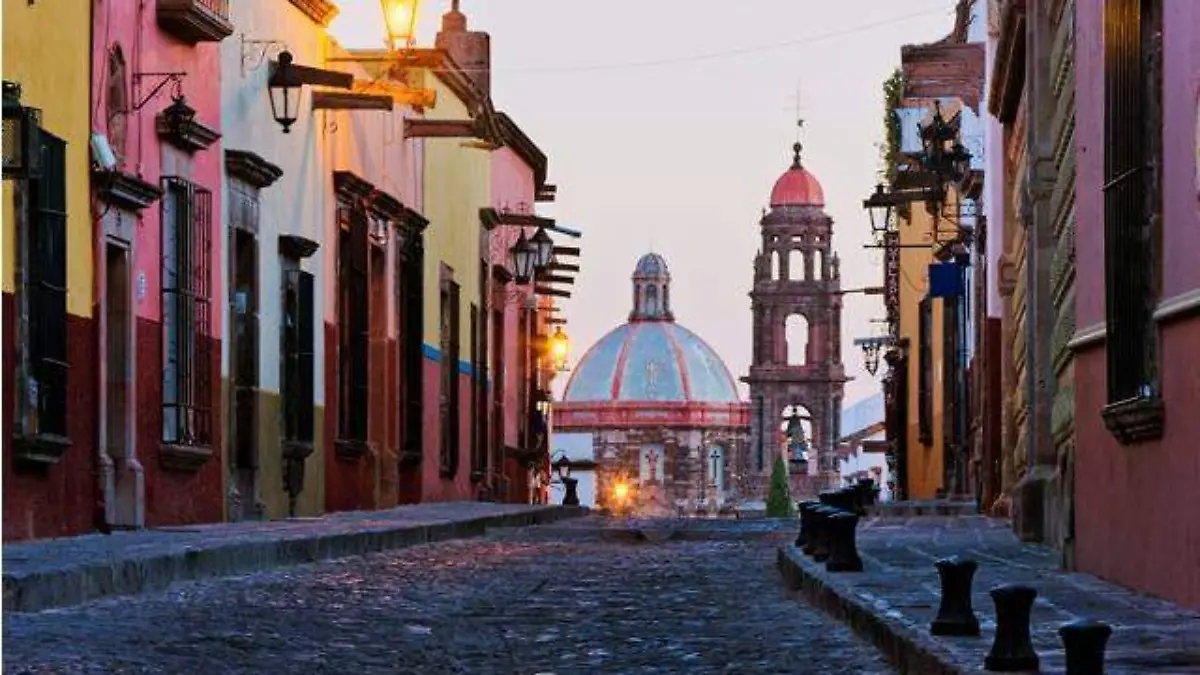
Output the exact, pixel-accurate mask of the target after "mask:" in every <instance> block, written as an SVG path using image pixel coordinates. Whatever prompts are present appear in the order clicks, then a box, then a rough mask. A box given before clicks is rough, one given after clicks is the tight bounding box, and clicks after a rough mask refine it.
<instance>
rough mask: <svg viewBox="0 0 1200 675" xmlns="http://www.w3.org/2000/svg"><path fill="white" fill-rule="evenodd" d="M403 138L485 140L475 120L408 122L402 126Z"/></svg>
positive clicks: (418, 120) (484, 135) (417, 120)
mask: <svg viewBox="0 0 1200 675" xmlns="http://www.w3.org/2000/svg"><path fill="white" fill-rule="evenodd" d="M404 137H405V138H478V139H486V138H487V135H486V134H484V133H483V130H482V129H481V128H480V125H479V123H478V122H476V121H475V120H420V119H412V120H408V121H407V122H405V124H404Z"/></svg>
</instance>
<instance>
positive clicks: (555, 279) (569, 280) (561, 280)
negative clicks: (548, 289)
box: [538, 274, 575, 284]
mask: <svg viewBox="0 0 1200 675" xmlns="http://www.w3.org/2000/svg"><path fill="white" fill-rule="evenodd" d="M538 281H542V282H545V283H547V284H573V283H575V277H559V276H555V275H553V274H549V275H546V276H540V277H538Z"/></svg>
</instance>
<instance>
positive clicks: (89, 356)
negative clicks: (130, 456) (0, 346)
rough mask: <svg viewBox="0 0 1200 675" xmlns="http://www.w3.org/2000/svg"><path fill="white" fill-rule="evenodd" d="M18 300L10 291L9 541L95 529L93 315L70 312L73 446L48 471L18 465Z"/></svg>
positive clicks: (6, 373)
mask: <svg viewBox="0 0 1200 675" xmlns="http://www.w3.org/2000/svg"><path fill="white" fill-rule="evenodd" d="M14 310H15V298H14V296H13V295H12V294H10V293H4V294H3V299H2V300H0V312H2V313H3V320H4V328H3V334H2V339H3V341H4V358H3V361H4V363H3V368H2V371H3V377H4V384H3V388H2V391H3V397H4V398H3V413H2V414H0V416H2V418H3V420H2V428H0V433H2V434H3V438H4V442H3V447H4V448H5V452H4V541H16V540H21V539H41V538H45V537H61V536H67V535H74V534H82V533H85V532H88V531H90V530H91V529H92V527H93V522H94V518H95V515H96V510H97V507H98V506H100V508H102V506H101V505H100V504H99V503H98V499H99V489H98V487H97V478H96V438H97V434H98V431H97V428H96V396H95V394H96V378H97V368H96V364H97V361H96V341H95V336H96V332H95V324H94V322H93V321H92V320H91V319H87V318H84V317H80V316H76V315H74V314H70V313H68V314H67V357H68V359H69V360H70V363H71V370H70V373H69V374H68V378H69V379H68V382H69V384H68V387H69V389H68V391H69V394H68V396H69V398H68V403H67V405H68V406H70V407H69V409H68V415H67V434H68V435H69V437H70V439H71V448H70V449H69V450H68V451H67V452H66V454H64V455H63V457H62V459H60V460H59V461H58V463H57V464H55V465H54V466H52V467H49V468H48V469H46V470H45V471H38V470H34V471H30V470H28V469H25V468H21V469H17V468H16V467H15V466H14V463H13V455H12V442H11V439H12V437H13V422H14V421H15V413H16V410H15V408H14V407H13V406H14V401H15V400H16V368H15V366H16V362H17V359H16V356H17V353H16V339H15V335H14V328H15V312H14Z"/></svg>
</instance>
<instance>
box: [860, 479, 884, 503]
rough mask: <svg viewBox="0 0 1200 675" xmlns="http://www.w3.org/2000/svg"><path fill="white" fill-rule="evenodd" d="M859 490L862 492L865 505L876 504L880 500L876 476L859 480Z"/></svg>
mask: <svg viewBox="0 0 1200 675" xmlns="http://www.w3.org/2000/svg"><path fill="white" fill-rule="evenodd" d="M857 487H858V490H859V492H860V493H862V505H863V506H875V503H876V502H877V501H878V500H879V488H877V487H875V479H874V478H860V479H859V481H858V485H857Z"/></svg>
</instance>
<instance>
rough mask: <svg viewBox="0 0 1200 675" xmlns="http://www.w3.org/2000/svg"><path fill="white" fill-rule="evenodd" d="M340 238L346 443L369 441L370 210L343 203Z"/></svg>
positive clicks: (341, 429)
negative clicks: (368, 258) (368, 262)
mask: <svg viewBox="0 0 1200 675" xmlns="http://www.w3.org/2000/svg"><path fill="white" fill-rule="evenodd" d="M338 212H339V217H338V219H339V225H340V227H339V232H340V234H339V242H338V429H337V432H338V433H337V437H338V440H339V441H343V445H344V446H346V447H347V448H349V447H350V446H354V448H356V449H360V448H361V446H362V445H363V444H365V443H366V441H367V395H368V391H369V389H368V387H369V385H370V383H369V381H368V380H369V378H368V374H369V373H368V370H367V369H368V363H367V353H368V352H367V348H368V346H369V340H370V335H369V330H370V321H369V318H370V317H369V316H368V311H369V310H368V288H367V267H368V265H367V255H368V253H369V248H368V246H369V244H368V240H367V231H368V229H369V228H368V227H367V214H366V211H364V210H363V209H362V208H351V207H349V206H344V205H343V206H341V207H339V209H338Z"/></svg>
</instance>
